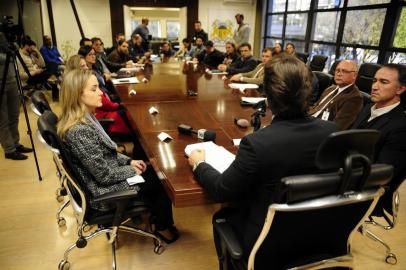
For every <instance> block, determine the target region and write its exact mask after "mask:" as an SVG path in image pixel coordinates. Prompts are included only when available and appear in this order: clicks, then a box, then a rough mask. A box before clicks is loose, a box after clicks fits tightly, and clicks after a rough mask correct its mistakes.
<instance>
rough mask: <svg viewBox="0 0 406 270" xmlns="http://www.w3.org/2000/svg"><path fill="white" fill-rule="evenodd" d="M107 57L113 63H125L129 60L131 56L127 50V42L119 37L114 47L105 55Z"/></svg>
mask: <svg viewBox="0 0 406 270" xmlns="http://www.w3.org/2000/svg"><path fill="white" fill-rule="evenodd" d="M107 59H108V60H109V61H111V62H113V63H117V64H125V63H127V62H128V61H130V60H131V56H130V54H129V52H128V43H127V41H125V40H124V39H121V40H119V41H118V43H117V48H115V49H114V50H113V51H112V52H111V53H110V54H109V56H108V57H107Z"/></svg>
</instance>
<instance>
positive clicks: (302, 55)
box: [296, 52, 309, 64]
mask: <svg viewBox="0 0 406 270" xmlns="http://www.w3.org/2000/svg"><path fill="white" fill-rule="evenodd" d="M296 56H297V57H298V58H299V59H300V60H302V61H303V62H304V63H305V64H306V63H307V59H309V53H306V52H305V53H301V52H296Z"/></svg>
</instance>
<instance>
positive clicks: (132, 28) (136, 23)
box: [131, 20, 141, 33]
mask: <svg viewBox="0 0 406 270" xmlns="http://www.w3.org/2000/svg"><path fill="white" fill-rule="evenodd" d="M140 24H141V21H140V20H133V21H131V33H132V32H134V30H135V28H137V27H138V25H140Z"/></svg>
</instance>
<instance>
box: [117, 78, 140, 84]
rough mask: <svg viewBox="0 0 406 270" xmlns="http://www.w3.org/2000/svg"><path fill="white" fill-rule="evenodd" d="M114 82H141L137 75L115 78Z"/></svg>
mask: <svg viewBox="0 0 406 270" xmlns="http://www.w3.org/2000/svg"><path fill="white" fill-rule="evenodd" d="M112 82H113V83H114V84H125V83H140V81H139V80H138V79H137V77H131V78H124V79H114V80H112Z"/></svg>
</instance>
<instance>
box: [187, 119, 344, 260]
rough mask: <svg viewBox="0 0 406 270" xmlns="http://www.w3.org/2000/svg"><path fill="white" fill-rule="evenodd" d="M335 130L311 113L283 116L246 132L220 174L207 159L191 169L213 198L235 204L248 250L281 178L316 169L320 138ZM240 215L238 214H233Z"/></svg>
mask: <svg viewBox="0 0 406 270" xmlns="http://www.w3.org/2000/svg"><path fill="white" fill-rule="evenodd" d="M336 130H337V127H336V125H335V124H334V123H333V122H329V121H323V120H320V119H318V118H314V117H309V116H306V117H303V118H300V119H295V120H282V119H278V118H277V117H275V119H274V120H273V121H272V124H270V125H269V126H267V127H265V128H263V129H261V130H259V131H257V132H255V133H252V134H249V135H247V136H245V137H244V138H243V139H242V140H241V143H240V146H239V150H238V153H237V156H236V158H235V161H234V162H233V163H232V164H231V165H230V167H229V168H228V169H227V170H226V171H224V172H223V173H222V174H221V173H219V172H218V171H217V170H215V169H214V168H213V167H212V166H210V165H209V164H207V163H204V162H203V163H200V164H199V166H197V168H196V169H195V171H194V174H195V176H196V178H197V180H198V182H199V183H200V184H201V185H202V186H203V188H204V189H205V190H206V191H207V192H208V194H209V195H210V196H211V197H212V198H214V199H216V200H217V201H233V202H236V203H238V204H239V205H238V206H237V211H236V212H237V215H239V216H240V220H242V222H237V223H239V224H234V225H235V226H236V227H237V229H236V230H237V231H239V232H238V233H237V234H238V235H242V237H243V241H242V242H243V245H244V251H245V254H249V252H250V251H251V249H252V246H253V245H254V243H255V241H256V239H257V238H258V236H259V234H260V232H261V229H262V226H263V224H264V220H265V216H266V212H267V208H268V206H269V205H270V204H271V203H272V202H274V201H275V199H276V198H277V197H278V196H280V194H279V193H280V192H279V184H280V179H281V178H283V177H286V176H291V175H299V174H305V173H314V172H315V171H317V169H316V165H315V156H316V151H317V148H318V147H319V145H320V143H321V142H322V141H323V140H324V139H325V138H326V137H327V136H328V135H329V134H330V133H332V132H335V131H336ZM237 219H238V218H237Z"/></svg>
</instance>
